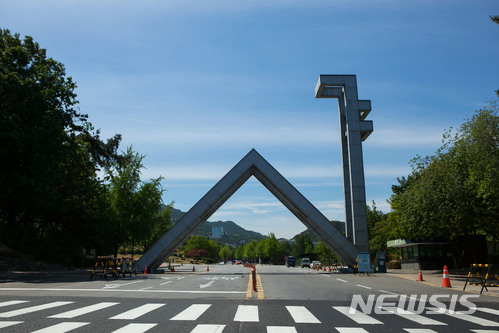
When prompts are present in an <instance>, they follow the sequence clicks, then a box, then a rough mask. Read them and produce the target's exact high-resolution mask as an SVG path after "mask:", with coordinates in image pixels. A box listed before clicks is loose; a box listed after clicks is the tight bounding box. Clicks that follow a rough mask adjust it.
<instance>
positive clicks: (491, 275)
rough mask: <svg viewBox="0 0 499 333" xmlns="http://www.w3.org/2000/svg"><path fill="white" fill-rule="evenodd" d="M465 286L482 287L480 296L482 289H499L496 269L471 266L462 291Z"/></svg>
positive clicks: (480, 265) (481, 265) (483, 265)
mask: <svg viewBox="0 0 499 333" xmlns="http://www.w3.org/2000/svg"><path fill="white" fill-rule="evenodd" d="M467 285H472V286H479V287H482V289H480V294H481V293H482V292H483V290H484V289H485V290H486V291H489V290H488V289H487V287H499V275H498V272H497V268H495V267H494V265H489V264H471V265H470V271H469V273H468V277H467V278H466V283H465V284H464V288H463V290H465V289H466V286H467Z"/></svg>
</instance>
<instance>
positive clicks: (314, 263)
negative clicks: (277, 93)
mask: <svg viewBox="0 0 499 333" xmlns="http://www.w3.org/2000/svg"><path fill="white" fill-rule="evenodd" d="M321 266H322V265H321V262H320V261H319V260H314V261H312V263H311V264H310V268H317V267H321Z"/></svg>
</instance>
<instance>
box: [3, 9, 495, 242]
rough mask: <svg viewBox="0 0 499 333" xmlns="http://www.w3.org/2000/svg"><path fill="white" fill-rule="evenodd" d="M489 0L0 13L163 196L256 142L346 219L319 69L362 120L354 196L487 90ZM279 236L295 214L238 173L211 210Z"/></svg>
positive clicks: (184, 201)
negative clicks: (359, 175) (345, 82)
mask: <svg viewBox="0 0 499 333" xmlns="http://www.w3.org/2000/svg"><path fill="white" fill-rule="evenodd" d="M498 14H499V2H498V1H497V0H484V1H463V0H453V1H434V0H431V1H430V0H420V1H400V0H380V1H367V0H357V1H347V0H335V1H331V0H330V1H325V0H308V1H297V0H273V1H268V0H252V1H247V0H212V1H205V0H192V1H183V0H169V1H155V0H146V1H129V0H120V1H115V0H110V1H101V0H99V1H88V0H86V1H77V0H75V1H65V0H48V1H36V0H23V1H18V0H0V27H1V28H7V29H9V30H10V31H11V32H18V33H20V34H21V35H22V36H24V35H30V36H32V37H33V38H34V39H35V40H36V41H37V42H38V43H39V44H40V45H41V46H42V47H43V48H46V49H47V51H48V52H47V53H48V55H49V56H51V57H53V58H54V59H56V60H58V61H60V62H62V63H63V64H64V65H65V66H66V70H67V74H68V75H69V76H72V77H73V79H74V80H75V81H76V83H77V84H78V89H77V91H76V92H77V94H78V100H79V101H80V110H81V111H82V112H83V113H87V114H88V115H89V117H90V121H91V122H92V123H93V124H94V126H95V127H96V128H100V129H101V133H102V137H103V138H107V137H111V136H113V135H114V134H115V133H120V134H122V135H123V142H122V148H123V150H125V148H126V147H127V146H129V145H133V147H134V149H135V150H136V151H138V152H139V153H141V154H144V155H146V158H145V160H144V164H145V166H146V168H147V169H145V170H144V171H143V176H144V178H145V179H147V178H153V177H154V178H155V177H158V176H163V177H164V178H165V180H164V182H163V186H164V188H165V190H166V191H165V195H164V201H165V203H169V202H171V201H174V202H175V203H174V207H176V208H178V209H181V210H183V211H187V210H189V209H190V208H191V207H192V206H193V205H194V204H195V203H196V202H197V201H198V200H199V199H200V198H201V197H202V196H203V195H204V194H205V193H206V192H207V191H209V189H210V188H211V187H212V186H213V185H215V183H216V182H217V181H218V180H219V179H220V178H221V177H223V175H225V174H226V173H227V172H228V171H229V170H230V169H231V168H232V167H233V166H234V165H235V164H236V163H237V162H238V161H239V160H240V159H241V158H243V157H244V156H245V155H246V154H247V153H248V152H249V151H250V150H251V148H255V149H256V150H257V151H258V152H259V153H260V154H261V155H262V156H263V157H264V158H265V159H266V160H267V161H269V162H270V163H271V164H272V165H273V166H274V167H275V168H276V169H277V170H278V171H279V172H280V173H281V174H282V175H283V176H284V177H286V178H287V179H288V180H289V181H290V182H291V183H292V184H293V185H294V186H295V187H296V188H297V189H298V190H299V191H300V192H301V193H302V194H303V195H304V196H305V197H307V198H308V199H309V200H310V201H311V202H312V203H313V204H315V205H316V207H317V208H319V210H321V211H322V212H323V213H324V214H325V215H326V216H327V217H328V218H330V219H336V220H344V207H343V185H342V182H343V180H342V173H341V155H340V137H339V123H338V104H337V101H336V100H329V99H315V98H314V88H315V84H316V82H317V79H318V76H319V75H320V74H355V75H357V84H358V92H359V98H360V99H370V100H371V102H372V112H371V114H370V115H369V117H368V119H369V120H373V122H374V132H373V133H372V134H371V136H370V137H369V138H368V139H367V141H365V142H364V144H363V152H364V170H365V181H366V196H367V202H368V203H370V202H372V201H373V200H374V201H375V202H376V205H377V206H378V208H379V209H381V210H382V211H384V212H388V211H389V209H390V208H389V205H388V204H387V202H386V200H387V199H388V198H389V197H390V195H391V186H392V185H393V184H396V178H397V177H402V176H406V175H407V174H408V173H409V172H410V165H409V161H410V160H411V159H412V158H413V157H414V156H415V155H416V154H419V155H428V154H432V153H434V152H435V151H436V149H437V148H438V147H439V146H440V145H441V138H442V133H443V132H444V130H445V129H448V128H450V127H457V126H459V125H460V124H461V123H462V122H463V120H464V119H465V118H466V117H467V116H469V115H472V114H473V112H474V110H476V109H479V108H481V107H482V106H484V105H485V104H486V102H487V101H491V100H495V99H496V98H497V97H496V96H495V94H494V91H495V90H496V89H499V81H498V79H497V78H498V74H499V61H497V59H499V25H497V24H494V23H492V22H491V20H490V19H489V15H498ZM210 220H211V221H215V220H232V221H235V222H237V223H239V224H240V225H241V226H243V227H244V228H246V229H249V230H254V231H258V232H260V233H262V234H268V233H269V232H274V233H275V234H276V236H277V237H288V238H289V237H292V236H294V235H295V234H297V233H299V232H301V231H303V230H304V229H305V227H304V226H303V224H301V223H300V222H299V221H298V220H297V219H296V218H295V217H294V216H293V215H292V214H291V213H289V212H288V211H287V210H286V208H284V206H282V205H281V204H280V203H279V202H278V201H277V200H276V199H275V198H274V197H273V196H272V195H271V194H270V193H269V192H268V191H267V190H266V189H265V188H264V187H263V186H262V185H261V184H260V183H258V181H256V180H254V179H250V181H248V182H247V183H246V184H245V185H244V186H243V187H242V188H241V189H240V190H239V191H238V192H236V194H235V195H234V196H233V197H232V198H230V199H229V201H227V202H226V203H225V204H224V205H223V206H222V208H220V209H219V210H218V211H217V212H216V213H215V215H213V216H212V217H211V218H210Z"/></svg>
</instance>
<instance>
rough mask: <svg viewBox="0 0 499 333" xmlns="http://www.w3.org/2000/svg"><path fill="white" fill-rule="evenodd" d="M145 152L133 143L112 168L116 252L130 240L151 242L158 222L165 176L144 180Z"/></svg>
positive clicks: (110, 175)
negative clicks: (141, 153)
mask: <svg viewBox="0 0 499 333" xmlns="http://www.w3.org/2000/svg"><path fill="white" fill-rule="evenodd" d="M143 158H144V157H143V156H142V155H140V154H139V153H136V152H135V151H133V149H132V147H129V148H128V149H127V151H126V152H125V153H124V155H123V162H122V163H121V164H117V163H116V164H115V166H114V168H113V169H112V170H109V171H110V172H109V173H108V176H109V178H110V185H109V186H110V190H109V200H110V207H111V212H112V218H111V220H110V224H109V228H110V229H111V234H112V235H113V237H112V245H113V253H114V255H115V256H117V254H118V250H119V248H120V247H121V246H123V245H125V244H127V243H130V244H131V245H132V248H133V247H134V246H135V245H136V244H139V243H142V242H147V241H148V240H149V239H150V237H151V234H152V233H153V230H154V227H155V226H156V224H157V223H158V212H159V211H160V207H161V203H162V194H163V189H162V187H161V183H160V181H161V179H162V178H161V177H159V178H157V179H151V180H150V181H147V182H142V181H141V179H140V170H141V168H143V165H142V160H143Z"/></svg>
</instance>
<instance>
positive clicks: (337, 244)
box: [137, 75, 373, 271]
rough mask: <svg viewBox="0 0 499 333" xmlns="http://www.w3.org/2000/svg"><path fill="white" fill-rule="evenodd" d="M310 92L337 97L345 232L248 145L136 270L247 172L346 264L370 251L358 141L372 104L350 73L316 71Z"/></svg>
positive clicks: (165, 250)
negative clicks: (360, 97) (362, 95)
mask: <svg viewBox="0 0 499 333" xmlns="http://www.w3.org/2000/svg"><path fill="white" fill-rule="evenodd" d="M315 90H316V97H317V98H337V99H338V102H339V113H340V129H341V141H342V162H343V183H344V194H345V210H346V226H345V227H346V236H344V235H343V234H342V233H341V232H340V231H338V229H336V228H335V227H334V226H333V225H332V224H331V222H330V221H329V220H328V219H327V218H326V217H325V216H324V215H323V214H322V213H321V212H320V211H319V210H318V209H317V208H315V206H314V205H312V204H311V203H310V202H309V201H308V200H307V199H306V198H305V197H304V196H303V195H302V194H301V193H300V192H298V190H296V189H295V188H294V187H293V186H292V185H291V184H290V183H289V182H288V181H287V180H286V179H285V178H284V177H283V176H282V175H281V174H280V173H279V172H278V171H277V170H276V169H274V167H272V165H270V163H268V162H267V161H266V160H265V159H264V158H263V157H262V156H261V155H260V154H259V153H258V152H257V151H256V150H254V149H252V150H251V151H250V152H249V153H248V154H247V155H246V156H245V157H244V158H243V159H242V160H241V161H240V162H239V163H237V164H236V165H235V166H234V167H233V168H232V169H231V170H230V171H229V172H228V173H227V174H226V175H225V176H224V177H223V178H222V179H221V180H220V181H219V182H218V183H217V184H216V185H215V186H213V188H212V189H211V190H210V191H208V193H206V195H205V196H204V197H203V198H201V199H200V200H199V201H198V202H197V203H196V204H195V205H194V206H193V207H192V208H191V209H190V210H189V211H188V212H187V213H186V214H185V215H184V216H183V217H182V218H181V219H180V220H179V221H178V222H177V223H175V225H173V226H172V228H171V229H170V230H169V231H168V232H167V233H165V234H164V235H163V236H162V237H161V238H160V240H158V241H157V242H156V243H155V244H154V245H153V246H152V247H151V248H150V249H149V250H148V251H147V252H146V253H145V254H144V255H143V256H142V257H141V258H140V260H139V261H138V262H137V270H139V271H142V270H144V269H145V267H146V266H148V267H149V269H154V268H157V267H158V266H159V265H161V263H162V262H163V261H164V260H165V259H166V258H167V257H168V256H169V255H171V254H172V253H173V252H174V251H175V249H177V248H178V247H179V246H180V245H182V244H183V243H184V242H185V241H186V240H187V239H188V238H189V236H190V235H191V234H192V233H193V232H194V231H195V230H196V229H197V228H198V227H199V226H201V224H203V223H204V222H205V221H206V220H207V219H208V218H209V217H210V216H211V215H213V214H214V213H215V212H216V211H217V210H218V209H219V208H220V207H221V206H222V205H223V204H224V203H225V202H226V201H227V200H228V199H229V198H230V197H231V196H232V195H233V194H234V193H235V192H236V191H237V190H238V189H239V188H240V187H241V186H242V185H243V184H244V183H245V182H246V181H247V180H248V179H249V178H250V177H251V176H254V177H255V178H257V179H258V180H259V181H260V182H261V183H262V184H263V185H264V186H265V187H266V188H267V189H268V190H269V191H270V192H271V193H272V194H273V195H274V196H275V197H276V198H277V199H278V200H279V201H280V202H281V203H282V204H283V205H284V206H285V207H286V208H288V209H289V210H290V211H291V212H292V213H293V214H294V215H295V216H296V217H297V218H298V219H299V220H300V221H301V222H302V223H303V224H304V225H306V226H307V228H308V229H310V231H312V232H313V233H314V234H315V235H316V236H317V237H318V238H319V239H320V240H321V241H322V242H323V243H324V244H325V245H327V246H328V247H329V248H330V249H331V250H332V251H333V252H335V253H336V254H337V255H338V256H339V257H340V258H341V259H342V260H343V261H344V262H345V263H347V264H349V265H350V266H353V265H354V264H355V261H356V258H357V255H358V253H359V252H368V251H369V243H368V234H367V219H366V198H365V185H364V167H363V161H362V141H364V140H365V139H366V138H367V137H368V136H369V134H370V133H371V132H372V130H373V127H372V122H371V121H365V120H364V119H365V117H366V116H367V114H368V113H369V112H370V111H371V102H370V101H359V100H358V98H357V82H356V77H355V76H354V75H321V76H320V77H319V81H318V82H317V86H316V89H315Z"/></svg>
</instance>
